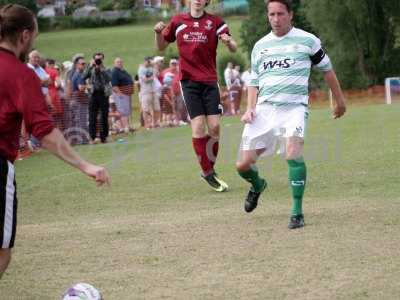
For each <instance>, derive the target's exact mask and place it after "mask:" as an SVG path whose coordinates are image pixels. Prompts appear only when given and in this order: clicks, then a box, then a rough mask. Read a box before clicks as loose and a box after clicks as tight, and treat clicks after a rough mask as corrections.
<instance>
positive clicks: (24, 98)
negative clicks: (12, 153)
mask: <svg viewBox="0 0 400 300" xmlns="http://www.w3.org/2000/svg"><path fill="white" fill-rule="evenodd" d="M22 80H23V86H24V87H25V88H24V89H22V90H21V91H19V92H20V95H19V99H21V102H20V103H19V106H20V108H21V112H22V114H23V117H24V122H25V128H26V131H27V132H28V133H29V134H32V135H33V136H35V137H36V138H38V139H39V140H40V141H41V142H42V146H43V147H44V148H46V149H48V150H49V151H50V152H51V153H53V154H55V155H57V156H58V157H60V158H61V159H62V160H64V161H66V162H67V163H69V164H70V165H72V166H74V167H76V168H78V169H79V170H81V171H82V172H83V173H85V174H86V175H88V176H90V177H93V178H94V179H95V180H96V182H97V184H98V185H102V184H104V183H107V184H109V183H110V178H109V175H108V173H107V171H106V170H105V169H104V168H103V167H98V166H95V165H92V164H90V163H88V162H86V161H84V160H83V159H82V158H80V156H79V155H78V154H77V153H76V152H75V151H74V150H73V149H72V148H71V146H70V145H69V144H68V142H67V141H66V140H65V139H64V136H63V135H62V133H61V132H60V131H59V130H58V129H56V128H54V124H53V122H52V121H51V119H50V116H49V112H48V110H47V108H46V104H45V101H44V99H43V94H42V91H41V89H40V82H39V79H38V78H37V76H35V75H34V74H32V73H28V74H25V76H23V78H22Z"/></svg>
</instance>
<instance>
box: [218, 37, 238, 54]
mask: <svg viewBox="0 0 400 300" xmlns="http://www.w3.org/2000/svg"><path fill="white" fill-rule="evenodd" d="M219 39H220V40H221V42H222V43H224V44H225V46H226V47H227V48H228V49H229V51H230V52H236V50H237V44H236V42H235V40H234V39H233V37H232V36H230V35H229V34H226V33H223V34H221V35H220V36H219Z"/></svg>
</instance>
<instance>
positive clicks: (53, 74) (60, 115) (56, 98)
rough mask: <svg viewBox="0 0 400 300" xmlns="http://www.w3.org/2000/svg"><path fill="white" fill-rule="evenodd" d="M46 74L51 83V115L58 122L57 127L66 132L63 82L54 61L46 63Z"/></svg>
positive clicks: (49, 60)
mask: <svg viewBox="0 0 400 300" xmlns="http://www.w3.org/2000/svg"><path fill="white" fill-rule="evenodd" d="M45 71H46V73H47V74H49V77H50V82H49V85H48V89H49V96H50V100H51V104H52V105H51V111H50V112H51V115H52V117H53V119H54V121H55V122H56V125H57V127H58V128H59V129H60V130H61V131H62V130H64V122H63V120H64V108H63V105H62V103H61V97H60V94H59V88H60V87H61V80H60V77H59V72H58V70H57V69H56V62H55V60H54V59H48V60H47V61H46V69H45Z"/></svg>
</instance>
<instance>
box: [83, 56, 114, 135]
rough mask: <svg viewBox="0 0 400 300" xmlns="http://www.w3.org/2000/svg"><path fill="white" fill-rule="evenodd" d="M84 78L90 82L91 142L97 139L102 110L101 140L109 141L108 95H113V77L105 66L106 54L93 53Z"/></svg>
mask: <svg viewBox="0 0 400 300" xmlns="http://www.w3.org/2000/svg"><path fill="white" fill-rule="evenodd" d="M83 80H84V81H88V83H89V88H88V91H89V135H90V138H91V141H90V142H91V143H95V142H96V141H97V140H96V138H97V120H98V118H97V117H98V114H99V111H100V140H101V142H102V143H107V137H108V112H109V102H108V97H110V95H111V78H110V76H109V74H108V72H107V71H106V68H105V67H104V54H103V53H96V54H94V55H93V59H92V61H91V64H90V66H88V68H86V70H85V71H84V73H83Z"/></svg>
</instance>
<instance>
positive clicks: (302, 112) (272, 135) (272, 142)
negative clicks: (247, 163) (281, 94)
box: [240, 103, 308, 155]
mask: <svg viewBox="0 0 400 300" xmlns="http://www.w3.org/2000/svg"><path fill="white" fill-rule="evenodd" d="M307 120H308V108H307V107H306V106H303V105H283V106H276V105H271V104H268V103H262V104H259V105H257V106H256V117H255V119H254V121H253V122H252V123H250V124H246V125H245V126H244V130H243V134H242V142H241V145H240V150H242V151H246V150H256V149H266V150H265V152H264V153H263V155H272V154H274V153H275V152H276V151H277V150H278V152H280V153H284V151H285V145H286V143H285V141H286V139H287V138H289V137H294V136H297V137H300V138H302V139H304V137H305V132H306V127H307Z"/></svg>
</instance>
